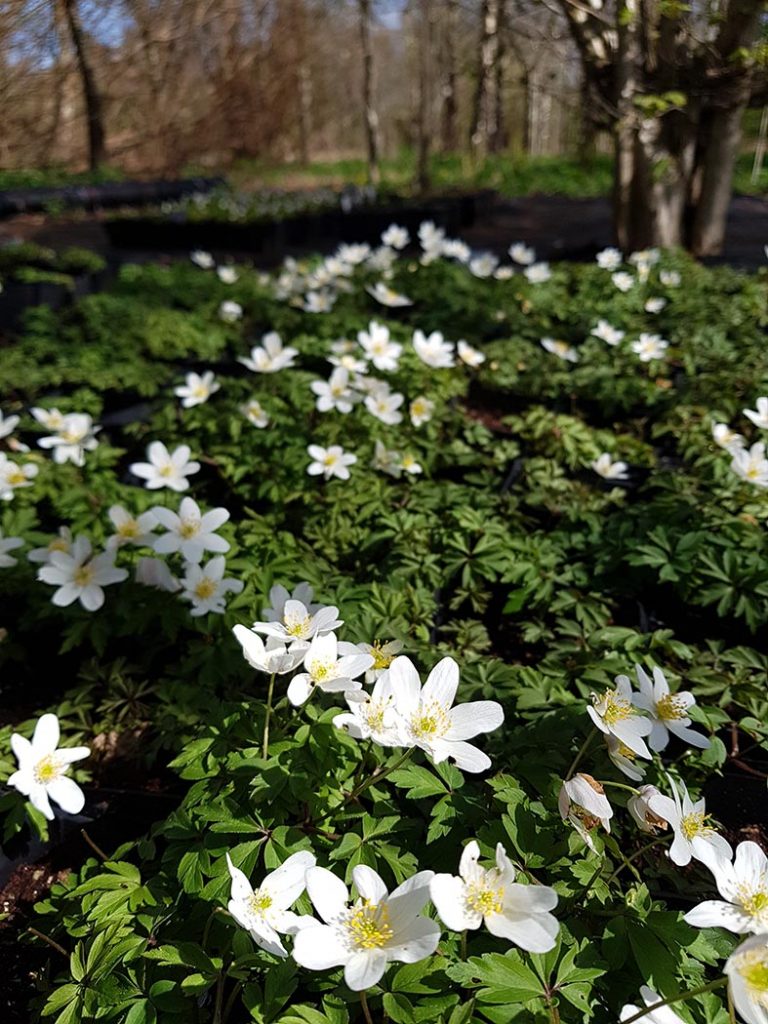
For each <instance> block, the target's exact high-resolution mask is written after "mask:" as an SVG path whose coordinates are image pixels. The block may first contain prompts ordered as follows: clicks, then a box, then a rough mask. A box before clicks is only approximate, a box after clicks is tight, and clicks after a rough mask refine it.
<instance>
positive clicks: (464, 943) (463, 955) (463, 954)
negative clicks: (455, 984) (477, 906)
mask: <svg viewBox="0 0 768 1024" xmlns="http://www.w3.org/2000/svg"><path fill="white" fill-rule="evenodd" d="M461 959H462V960H466V959H467V929H466V928H465V929H464V931H463V932H462V933H461Z"/></svg>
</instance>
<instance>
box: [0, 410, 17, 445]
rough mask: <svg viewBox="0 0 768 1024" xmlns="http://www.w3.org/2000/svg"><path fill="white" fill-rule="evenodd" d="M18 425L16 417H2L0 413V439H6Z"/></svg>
mask: <svg viewBox="0 0 768 1024" xmlns="http://www.w3.org/2000/svg"><path fill="white" fill-rule="evenodd" d="M18 424H19V417H18V416H3V414H2V412H1V411H0V438H2V437H8V436H9V435H10V434H12V433H13V432H14V430H15V429H16V427H17V426H18Z"/></svg>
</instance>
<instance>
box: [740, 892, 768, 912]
mask: <svg viewBox="0 0 768 1024" xmlns="http://www.w3.org/2000/svg"><path fill="white" fill-rule="evenodd" d="M737 897H738V900H739V903H740V904H741V905H742V907H743V908H744V910H745V912H746V913H747V914H749V915H750V916H752V917H759V918H761V919H762V918H765V917H766V916H768V913H767V912H768V891H766V890H765V889H752V888H751V887H750V886H749V885H740V886H739V888H738V890H737Z"/></svg>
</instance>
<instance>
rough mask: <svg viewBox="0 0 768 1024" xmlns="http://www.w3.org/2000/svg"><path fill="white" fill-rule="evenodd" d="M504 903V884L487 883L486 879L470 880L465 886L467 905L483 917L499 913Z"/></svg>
mask: <svg viewBox="0 0 768 1024" xmlns="http://www.w3.org/2000/svg"><path fill="white" fill-rule="evenodd" d="M503 905H504V886H503V885H499V886H495V887H494V886H493V885H489V884H488V882H487V881H483V882H470V883H469V885H468V886H467V906H468V907H469V908H470V909H471V910H474V911H475V912H476V913H478V914H482V915H483V917H487V916H488V915H489V914H500V913H501V908H502V906H503Z"/></svg>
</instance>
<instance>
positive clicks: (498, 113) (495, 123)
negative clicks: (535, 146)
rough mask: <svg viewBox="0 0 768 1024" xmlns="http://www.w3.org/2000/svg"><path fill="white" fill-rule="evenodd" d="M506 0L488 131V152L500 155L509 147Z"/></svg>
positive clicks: (501, 6) (501, 3)
mask: <svg viewBox="0 0 768 1024" xmlns="http://www.w3.org/2000/svg"><path fill="white" fill-rule="evenodd" d="M506 15H507V8H506V0H499V24H498V29H497V44H496V61H495V67H494V82H493V116H492V118H491V123H490V126H489V131H488V152H489V153H499V152H501V150H502V149H504V148H505V147H506V145H507V132H506V126H505V123H504V122H505V118H504V114H505V106H504V100H505V96H504V71H505V69H506V46H505V35H506Z"/></svg>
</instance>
